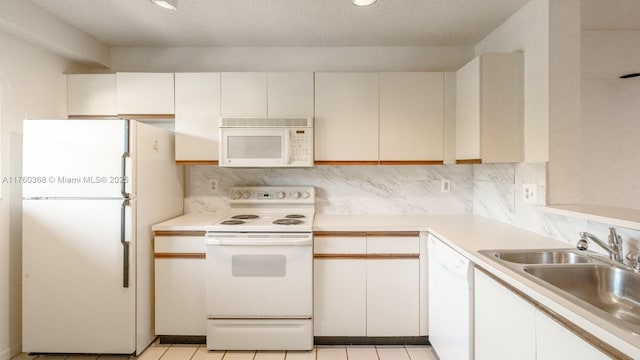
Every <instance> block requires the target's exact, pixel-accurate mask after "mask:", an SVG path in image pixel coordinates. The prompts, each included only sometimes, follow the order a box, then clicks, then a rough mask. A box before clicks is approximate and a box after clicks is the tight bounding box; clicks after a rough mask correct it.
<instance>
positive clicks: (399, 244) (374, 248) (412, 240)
mask: <svg viewBox="0 0 640 360" xmlns="http://www.w3.org/2000/svg"><path fill="white" fill-rule="evenodd" d="M419 253H420V240H419V238H418V236H409V237H407V236H380V237H378V236H371V235H367V254H419Z"/></svg>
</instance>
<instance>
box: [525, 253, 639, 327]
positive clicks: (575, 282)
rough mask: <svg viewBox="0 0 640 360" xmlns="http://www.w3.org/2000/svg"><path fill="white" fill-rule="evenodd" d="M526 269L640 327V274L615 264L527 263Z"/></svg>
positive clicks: (549, 282)
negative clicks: (536, 264)
mask: <svg viewBox="0 0 640 360" xmlns="http://www.w3.org/2000/svg"><path fill="white" fill-rule="evenodd" d="M524 271H525V272H526V273H528V274H531V275H532V276H535V277H536V278H538V279H540V280H542V281H544V282H546V283H548V284H551V285H553V286H555V287H557V288H559V289H561V290H562V291H564V292H566V293H568V294H570V295H572V296H575V297H577V298H578V299H580V300H582V301H584V302H586V303H588V304H590V305H593V306H595V307H596V308H598V309H600V310H602V311H604V312H606V313H607V314H609V315H610V316H612V317H614V318H616V319H619V320H622V321H625V322H627V323H630V324H633V325H635V326H637V327H638V328H640V275H638V274H636V273H634V272H633V271H629V270H626V269H623V268H618V267H614V266H611V265H563V266H527V267H525V268H524Z"/></svg>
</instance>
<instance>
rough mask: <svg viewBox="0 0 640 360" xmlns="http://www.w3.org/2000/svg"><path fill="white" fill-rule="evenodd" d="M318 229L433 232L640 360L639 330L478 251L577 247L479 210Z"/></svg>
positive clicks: (189, 220)
mask: <svg viewBox="0 0 640 360" xmlns="http://www.w3.org/2000/svg"><path fill="white" fill-rule="evenodd" d="M221 217H222V214H189V215H185V216H182V217H178V218H175V219H172V220H169V221H166V222H164V223H161V224H158V225H155V226H154V227H153V230H155V231H202V230H204V226H206V225H208V224H211V223H213V222H215V221H216V220H218V219H220V218H221ZM313 229H314V231H336V232H338V231H429V232H431V233H433V234H434V235H436V236H437V237H438V238H440V239H441V240H443V241H444V242H446V243H447V244H448V245H450V246H451V247H452V248H454V249H455V250H457V251H458V252H460V253H461V254H463V255H464V256H465V257H467V258H468V259H469V260H471V261H472V262H473V263H474V264H476V265H477V266H480V267H482V268H483V269H485V270H487V271H489V272H490V273H492V274H494V275H496V276H497V277H499V278H500V279H502V280H503V281H505V282H507V283H508V284H510V285H511V286H513V287H514V288H516V289H518V290H520V291H522V292H523V293H525V294H526V295H528V296H530V297H531V298H533V299H534V300H536V301H538V302H539V303H541V304H542V305H545V306H546V307H548V308H550V309H551V310H553V311H555V312H557V313H558V314H559V315H561V316H563V317H565V318H566V319H568V320H569V321H572V322H573V323H575V324H576V325H578V326H580V327H582V328H583V329H584V330H586V331H588V332H590V333H592V334H593V335H595V336H597V337H599V338H600V339H601V340H603V341H605V342H607V343H609V344H610V345H611V346H614V347H615V348H617V349H618V350H620V351H622V352H624V353H626V354H627V355H629V356H630V357H632V358H635V359H640V335H635V334H633V333H631V332H630V331H628V330H624V329H621V328H618V327H617V326H615V325H614V324H612V323H610V322H608V321H606V320H604V319H601V318H598V317H596V316H594V315H593V314H591V313H589V312H588V311H587V310H585V309H582V308H580V307H578V306H576V305H575V304H574V303H572V302H571V301H568V300H566V299H565V298H563V297H561V296H558V295H556V294H555V293H553V292H551V291H549V290H547V289H545V288H544V287H542V286H540V285H538V284H536V283H535V282H533V281H531V280H529V279H528V278H526V277H524V276H522V275H520V274H519V273H518V272H516V271H514V270H511V269H510V268H508V267H506V266H504V265H501V264H500V263H498V262H496V261H493V260H491V259H489V258H487V257H485V256H484V255H482V254H479V253H478V250H483V249H536V248H538V249H541V248H574V247H575V245H574V244H569V243H566V242H563V241H559V240H555V239H552V238H549V237H546V236H543V235H540V234H536V233H533V232H530V231H527V230H524V229H522V228H519V227H516V226H513V225H508V224H504V223H501V222H499V221H495V220H491V219H488V218H485V217H482V216H478V215H471V214H460V215H432V214H406V215H404V214H403V215H399V214H398V215H396V214H394V215H385V214H354V215H346V214H316V216H315V220H314V226H313Z"/></svg>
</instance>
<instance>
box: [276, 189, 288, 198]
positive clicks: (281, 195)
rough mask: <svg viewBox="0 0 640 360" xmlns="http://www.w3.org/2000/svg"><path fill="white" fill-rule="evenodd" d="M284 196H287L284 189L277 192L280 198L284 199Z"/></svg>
mask: <svg viewBox="0 0 640 360" xmlns="http://www.w3.org/2000/svg"><path fill="white" fill-rule="evenodd" d="M286 196H287V194H286V193H285V192H284V191H280V192H279V193H278V197H279V198H280V199H284V198H285V197H286Z"/></svg>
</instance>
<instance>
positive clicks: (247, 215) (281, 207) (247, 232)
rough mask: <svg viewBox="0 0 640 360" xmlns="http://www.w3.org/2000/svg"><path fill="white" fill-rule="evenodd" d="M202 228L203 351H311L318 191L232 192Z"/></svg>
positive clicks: (248, 189)
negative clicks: (221, 212) (223, 213)
mask: <svg viewBox="0 0 640 360" xmlns="http://www.w3.org/2000/svg"><path fill="white" fill-rule="evenodd" d="M230 203H231V209H230V213H229V215H228V216H227V217H225V218H224V219H222V220H221V221H219V222H218V223H216V224H213V225H210V226H208V227H207V228H206V231H207V242H206V244H207V315H208V320H207V348H208V349H210V350H310V349H312V348H313V316H312V315H313V232H312V226H313V217H314V212H315V210H314V207H315V189H314V188H313V187H299V186H257V187H234V188H232V190H231V200H230Z"/></svg>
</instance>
